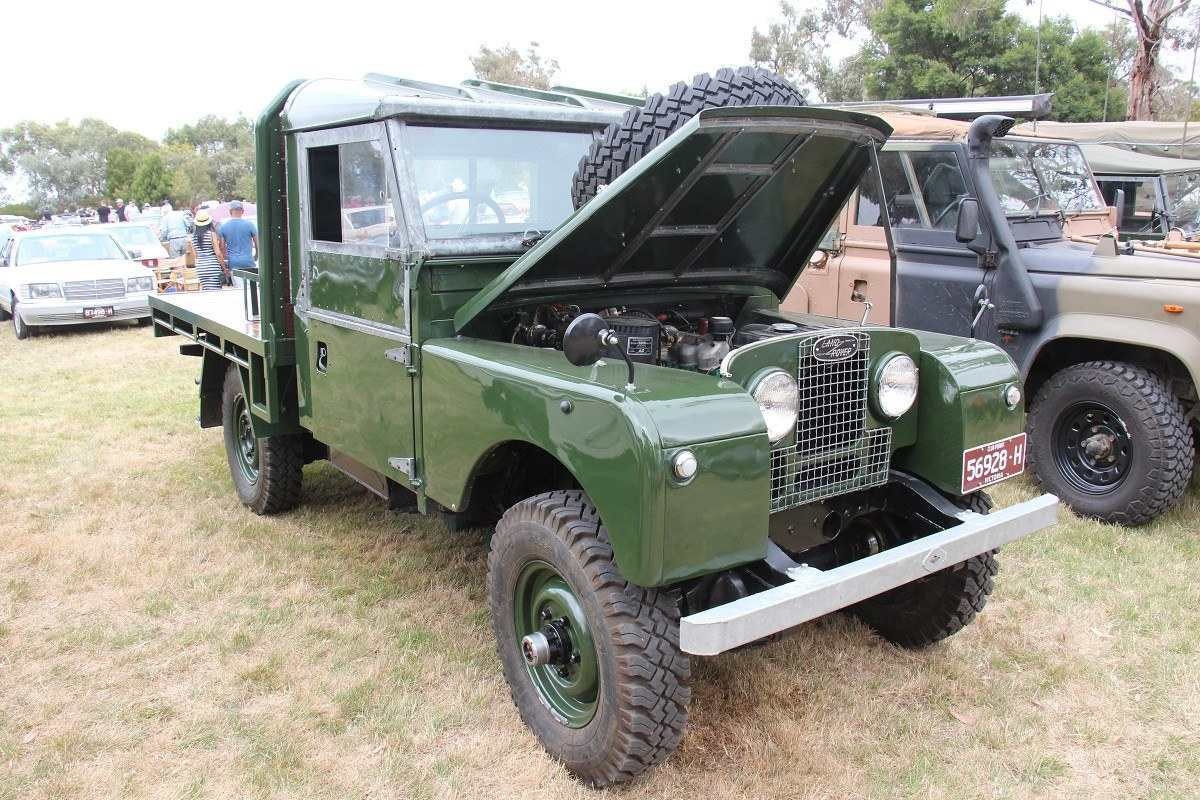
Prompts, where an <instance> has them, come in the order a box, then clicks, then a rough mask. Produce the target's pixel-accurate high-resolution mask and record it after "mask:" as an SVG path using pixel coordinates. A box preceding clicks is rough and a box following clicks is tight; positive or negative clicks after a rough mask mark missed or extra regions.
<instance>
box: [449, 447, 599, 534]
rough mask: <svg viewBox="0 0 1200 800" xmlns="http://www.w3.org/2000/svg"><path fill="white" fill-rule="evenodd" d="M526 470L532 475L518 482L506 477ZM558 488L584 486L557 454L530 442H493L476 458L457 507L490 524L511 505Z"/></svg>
mask: <svg viewBox="0 0 1200 800" xmlns="http://www.w3.org/2000/svg"><path fill="white" fill-rule="evenodd" d="M523 471H524V472H526V473H529V474H527V475H526V476H520V478H526V479H519V480H517V481H516V482H515V483H514V482H513V481H509V480H505V478H506V477H509V476H517V475H518V473H521V472H523ZM555 489H584V487H583V484H581V483H580V481H579V479H578V478H577V477H576V476H575V474H574V473H572V471H571V470H570V468H569V467H567V465H566V464H564V463H563V462H562V461H561V460H560V459H559V458H558V457H557V456H556V455H555V454H554V453H552V452H550V451H549V450H547V449H545V448H544V447H542V446H540V445H538V444H536V443H534V442H531V441H527V440H524V439H507V440H504V441H500V442H496V443H494V444H492V445H491V446H490V447H488V448H487V449H486V450H484V451H483V452H482V453H480V454H479V456H478V458H476V459H475V463H474V465H473V466H472V467H471V469H470V471H469V473H468V475H467V479H466V481H465V482H464V484H463V489H462V496H461V499H460V501H459V503H458V510H459V512H460V513H464V514H466V515H467V516H468V517H470V518H471V519H472V520H474V521H478V522H481V523H484V524H487V525H491V524H493V523H495V522H496V521H497V520H498V519H499V518H500V516H501V515H502V514H503V513H504V511H505V510H507V508H508V507H509V506H512V505H514V504H516V503H518V502H520V501H521V500H524V499H525V498H527V497H533V496H534V495H537V494H541V493H543V492H549V491H553V490H555ZM515 493H520V494H519V496H518V495H517V494H515ZM584 493H585V494H586V493H587V491H586V489H584ZM497 512H498V513H497Z"/></svg>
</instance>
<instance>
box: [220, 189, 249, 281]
mask: <svg viewBox="0 0 1200 800" xmlns="http://www.w3.org/2000/svg"><path fill="white" fill-rule="evenodd" d="M244 212H245V209H244V208H243V207H242V203H241V201H240V200H234V201H233V202H232V203H230V204H229V219H227V220H225V221H224V222H223V223H221V230H220V236H221V242H222V243H223V244H224V245H225V247H224V250H225V264H224V266H225V268H226V269H227V270H229V269H254V266H255V259H257V258H258V229H257V228H255V227H254V223H253V222H251V221H250V220H247V219H242V214H243V213H244Z"/></svg>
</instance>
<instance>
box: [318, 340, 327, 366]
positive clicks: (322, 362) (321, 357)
mask: <svg viewBox="0 0 1200 800" xmlns="http://www.w3.org/2000/svg"><path fill="white" fill-rule="evenodd" d="M328 371H329V345H327V344H325V343H324V342H317V372H320V373H326V372H328Z"/></svg>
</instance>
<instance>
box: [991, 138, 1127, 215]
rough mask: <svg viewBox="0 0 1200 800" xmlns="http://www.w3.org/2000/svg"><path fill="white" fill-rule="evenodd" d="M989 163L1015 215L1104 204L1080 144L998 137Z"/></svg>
mask: <svg viewBox="0 0 1200 800" xmlns="http://www.w3.org/2000/svg"><path fill="white" fill-rule="evenodd" d="M989 166H990V168H991V172H992V183H993V184H994V185H995V187H996V193H997V194H998V195H1000V202H1001V203H1002V204H1003V206H1004V211H1005V213H1006V214H1007V215H1008V216H1010V217H1027V216H1033V215H1036V214H1057V213H1059V212H1062V213H1064V214H1077V213H1080V212H1083V211H1103V210H1104V207H1105V206H1104V201H1103V199H1101V197H1100V193H1099V191H1097V189H1096V185H1095V182H1094V181H1093V180H1092V173H1091V171H1090V170H1088V166H1087V162H1086V161H1085V160H1084V158H1083V152H1082V151H1080V149H1079V147H1078V146H1077V145H1074V144H1058V143H1051V142H1021V141H1004V140H996V141H994V142H992V154H991V160H990V163H989Z"/></svg>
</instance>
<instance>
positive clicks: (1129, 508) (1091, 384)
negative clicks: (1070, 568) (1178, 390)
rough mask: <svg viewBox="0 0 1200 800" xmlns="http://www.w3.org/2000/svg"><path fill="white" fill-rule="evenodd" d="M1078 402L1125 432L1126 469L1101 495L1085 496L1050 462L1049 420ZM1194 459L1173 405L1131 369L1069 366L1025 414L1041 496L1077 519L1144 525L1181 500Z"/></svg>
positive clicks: (1149, 375) (1108, 364)
mask: <svg viewBox="0 0 1200 800" xmlns="http://www.w3.org/2000/svg"><path fill="white" fill-rule="evenodd" d="M1084 398H1086V399H1094V400H1096V401H1099V402H1102V403H1104V404H1105V405H1107V406H1108V407H1110V408H1112V409H1113V410H1114V411H1115V412H1116V413H1117V414H1118V415H1119V416H1120V418H1121V421H1122V422H1123V423H1124V424H1125V427H1126V428H1127V430H1128V433H1129V438H1130V449H1131V451H1132V452H1131V457H1130V464H1129V470H1128V472H1127V473H1126V476H1125V478H1124V480H1123V482H1122V483H1121V484H1120V485H1119V486H1117V487H1116V488H1115V489H1114V490H1112V491H1111V492H1109V493H1107V494H1089V493H1087V492H1084V491H1081V490H1080V489H1079V488H1077V487H1076V486H1074V485H1072V483H1071V482H1070V481H1069V480H1068V479H1067V478H1066V477H1065V475H1064V474H1063V469H1062V467H1060V465H1059V462H1058V461H1057V459H1056V458H1055V448H1057V447H1058V443H1057V442H1056V436H1055V427H1056V421H1057V420H1058V419H1059V417H1060V415H1062V414H1064V413H1066V410H1067V409H1068V408H1069V407H1070V406H1071V405H1072V404H1073V403H1077V402H1079V400H1080V399H1084ZM1195 457H1196V451H1195V442H1194V440H1193V438H1192V432H1191V430H1190V429H1189V427H1188V423H1187V417H1186V415H1185V413H1184V410H1183V406H1182V405H1181V404H1180V402H1179V399H1178V398H1177V397H1176V396H1175V395H1174V394H1172V393H1171V391H1170V389H1168V388H1167V386H1166V384H1165V383H1163V381H1162V379H1160V378H1159V377H1158V376H1157V375H1155V374H1154V373H1153V372H1151V371H1149V370H1148V369H1145V368H1144V367H1140V366H1137V365H1135V364H1129V363H1125V362H1121V361H1089V362H1085V363H1082V364H1074V365H1072V366H1070V367H1067V368H1065V369H1062V370H1060V371H1059V372H1057V373H1055V374H1054V375H1053V376H1051V377H1050V378H1049V379H1048V380H1047V381H1046V382H1045V383H1044V384H1042V387H1041V389H1039V390H1038V393H1037V396H1036V397H1035V398H1034V400H1033V403H1032V405H1031V407H1030V411H1029V460H1030V467H1031V469H1032V472H1033V474H1034V476H1035V477H1036V479H1037V481H1038V483H1040V484H1041V485H1042V486H1043V487H1044V488H1045V489H1046V490H1047V491H1050V492H1053V493H1054V494H1056V495H1058V497H1059V499H1061V500H1062V501H1063V502H1064V503H1066V504H1067V505H1069V506H1071V508H1072V509H1074V510H1075V512H1076V513H1078V514H1081V515H1083V516H1085V517H1093V518H1095V519H1099V520H1102V521H1104V522H1112V523H1117V524H1119V525H1128V526H1136V525H1144V524H1146V523H1147V522H1150V521H1151V520H1153V519H1154V518H1155V517H1158V516H1159V515H1160V514H1163V513H1165V512H1166V511H1168V510H1169V509H1170V508H1171V507H1172V506H1174V505H1175V504H1176V503H1177V502H1178V501H1179V499H1180V498H1181V497H1182V496H1183V493H1184V491H1185V490H1186V489H1187V486H1188V482H1189V481H1190V480H1191V477H1192V468H1193V465H1194V463H1195Z"/></svg>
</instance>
